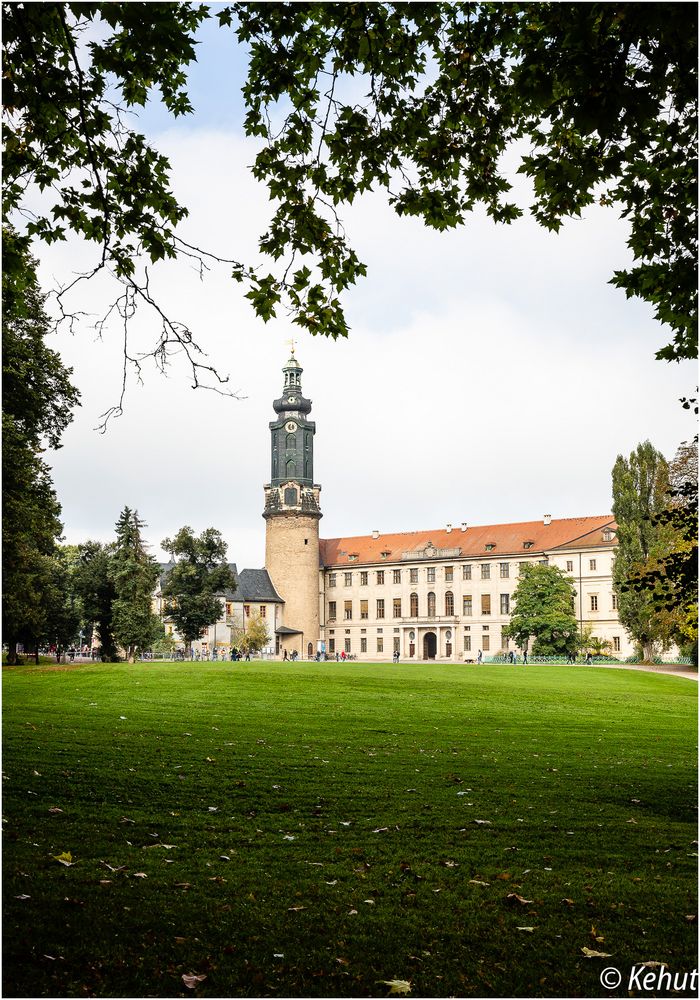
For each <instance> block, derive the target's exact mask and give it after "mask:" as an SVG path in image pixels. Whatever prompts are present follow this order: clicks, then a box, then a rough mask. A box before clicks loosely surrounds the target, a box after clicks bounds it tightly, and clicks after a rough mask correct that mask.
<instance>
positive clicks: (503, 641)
mask: <svg viewBox="0 0 700 1000" xmlns="http://www.w3.org/2000/svg"><path fill="white" fill-rule="evenodd" d="M508 641H509V640H508V637H507V636H505V635H503V633H502V632H501V649H508Z"/></svg>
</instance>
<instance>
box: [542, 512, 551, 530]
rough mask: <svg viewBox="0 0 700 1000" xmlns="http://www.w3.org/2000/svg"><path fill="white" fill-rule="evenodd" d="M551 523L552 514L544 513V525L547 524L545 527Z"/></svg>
mask: <svg viewBox="0 0 700 1000" xmlns="http://www.w3.org/2000/svg"><path fill="white" fill-rule="evenodd" d="M551 523H552V515H551V514H545V515H544V525H545V527H548V526H549V525H550V524H551Z"/></svg>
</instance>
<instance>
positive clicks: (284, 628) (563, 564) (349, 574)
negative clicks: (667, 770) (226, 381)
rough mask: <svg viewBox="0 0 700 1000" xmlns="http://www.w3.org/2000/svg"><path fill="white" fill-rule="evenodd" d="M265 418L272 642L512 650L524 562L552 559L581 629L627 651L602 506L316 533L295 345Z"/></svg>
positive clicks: (450, 655)
mask: <svg viewBox="0 0 700 1000" xmlns="http://www.w3.org/2000/svg"><path fill="white" fill-rule="evenodd" d="M283 373H284V385H283V392H282V396H281V398H280V399H277V400H275V402H274V403H273V407H274V410H275V414H276V419H275V420H274V421H273V422H272V423H270V425H269V426H270V434H271V479H270V484H269V485H267V486H265V510H264V514H263V517H264V518H265V520H266V525H267V532H266V546H265V568H266V569H267V571H268V573H269V575H270V578H271V581H272V583H273V585H274V588H275V590H276V591H277V592H278V593H279V595H280V597H281V598H282V600H283V602H284V605H283V610H282V619H283V622H282V625H281V627H280V628H278V630H277V638H276V650H277V652H279V653H282V652H283V650H284V649H285V648H286V649H287V650H289V651H290V652H291V651H292V650H297V651H298V652H299V653H300V655H302V656H309V657H310V656H313V655H315V654H316V652H318V651H319V650H320V651H324V652H325V653H326V654H327V655H329V656H334V655H335V654H336V653H338V654H339V653H341V652H345V653H346V654H349V655H351V656H357V657H358V658H360V659H371V660H379V661H390V660H392V659H393V656H394V654H395V653H398V654H399V657H400V658H401V659H402V660H412V659H413V660H433V659H435V660H443V661H453V662H465V661H474V660H476V659H477V656H478V654H479V651H481V653H482V654H483V655H485V656H489V655H494V654H498V653H501V652H509V651H510V650H511V649H513V648H514V647H513V644H512V642H509V641H508V639H507V638H506V637H505V636H504V635H503V630H504V628H505V627H506V625H508V623H509V621H510V612H511V608H512V604H513V592H514V590H515V588H516V586H517V583H518V576H519V571H520V567H521V566H522V565H523V564H524V563H545V564H548V565H552V566H558V567H559V568H560V569H561V570H562V571H563V572H564V573H565V574H566V575H567V576H569V577H570V578H571V579H572V581H573V583H574V587H575V590H576V615H577V618H578V620H579V624H580V627H581V629H582V630H583V629H586V627H587V626H590V630H591V634H592V635H593V636H595V637H597V638H599V639H601V640H604V641H607V642H609V644H610V652H611V653H613V654H614V655H617V656H620V657H624V656H628V655H630V654H631V653H632V644H631V642H630V640H629V638H628V636H627V634H626V632H625V630H624V629H623V628H622V627H621V625H620V622H619V619H618V616H617V607H616V597H615V594H614V591H613V586H612V563H613V559H614V552H615V544H616V543H615V523H614V520H613V518H612V517H611V516H610V515H609V514H603V515H600V516H595V517H581V518H564V519H560V520H555V519H552V518H551V517H550V516H549V515H545V516H544V517H543V518H542V520H541V521H538V522H532V521H529V522H523V523H519V524H500V525H481V526H472V525H469V524H466V523H463V524H461V525H460V526H459V527H458V528H454V527H453V526H452V525H447V526H446V527H445V528H442V529H438V530H431V531H415V532H408V533H403V534H380V532H378V531H374V532H372V534H371V535H365V536H360V537H351V538H334V539H319V520H320V518H321V509H320V501H319V497H320V490H321V487H320V486H318V485H317V484H315V483H314V474H313V440H314V434H315V431H316V425H315V423H313V422H312V421H310V420H309V413H310V411H311V401H310V400H308V399H306V398H305V397H304V395H303V393H302V389H301V375H302V369H301V367H300V365H299V363H298V361H297V360H296V358H295V357H294V354H293V353H292V357H291V358H290V359H289V361H288V362H287V364H286V365H285V367H284V369H283Z"/></svg>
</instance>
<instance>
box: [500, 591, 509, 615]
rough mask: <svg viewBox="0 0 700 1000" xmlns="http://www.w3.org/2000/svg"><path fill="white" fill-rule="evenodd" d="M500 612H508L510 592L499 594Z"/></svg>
mask: <svg viewBox="0 0 700 1000" xmlns="http://www.w3.org/2000/svg"><path fill="white" fill-rule="evenodd" d="M501 614H502V615H509V614H510V594H501Z"/></svg>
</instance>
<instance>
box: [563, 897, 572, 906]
mask: <svg viewBox="0 0 700 1000" xmlns="http://www.w3.org/2000/svg"><path fill="white" fill-rule="evenodd" d="M562 903H566V905H567V906H573V905H574V901H573V899H562Z"/></svg>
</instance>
